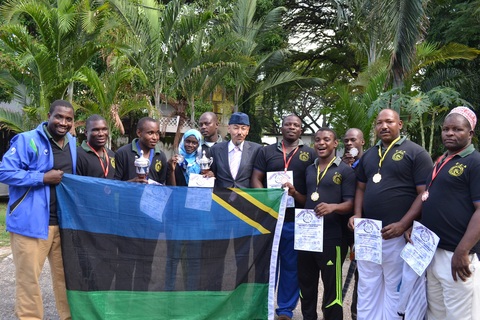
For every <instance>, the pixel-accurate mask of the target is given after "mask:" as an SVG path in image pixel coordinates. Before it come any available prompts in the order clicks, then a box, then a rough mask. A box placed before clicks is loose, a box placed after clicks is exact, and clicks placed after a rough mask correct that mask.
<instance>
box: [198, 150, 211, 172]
mask: <svg viewBox="0 0 480 320" xmlns="http://www.w3.org/2000/svg"><path fill="white" fill-rule="evenodd" d="M197 163H198V164H199V165H200V170H202V171H206V170H210V166H211V165H212V163H213V158H212V157H210V158H207V156H206V155H205V150H203V155H202V157H201V158H200V159H197Z"/></svg>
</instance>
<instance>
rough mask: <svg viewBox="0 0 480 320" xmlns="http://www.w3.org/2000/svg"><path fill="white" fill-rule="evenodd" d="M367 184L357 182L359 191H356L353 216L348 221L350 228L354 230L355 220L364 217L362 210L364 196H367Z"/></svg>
mask: <svg viewBox="0 0 480 320" xmlns="http://www.w3.org/2000/svg"><path fill="white" fill-rule="evenodd" d="M366 186H367V184H366V183H363V182H360V181H357V189H356V190H355V202H354V204H353V216H351V217H350V219H349V220H348V227H349V228H350V229H351V230H353V229H354V227H355V225H354V219H355V218H361V217H362V209H363V195H364V194H365V188H366Z"/></svg>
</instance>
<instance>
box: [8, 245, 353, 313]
mask: <svg viewBox="0 0 480 320" xmlns="http://www.w3.org/2000/svg"><path fill="white" fill-rule="evenodd" d="M349 265H350V263H349V261H348V260H347V261H346V262H345V264H344V266H343V273H344V277H345V275H346V273H347V270H348V267H349ZM40 281H41V286H42V294H43V304H44V308H45V319H46V320H57V319H58V315H57V311H56V309H55V302H54V298H53V291H52V287H51V278H50V268H49V267H48V263H46V264H45V268H44V270H43V272H42V276H41V279H40ZM0 288H1V290H0V291H1V294H0V319H2V320H14V319H15V317H14V315H13V310H14V303H15V300H14V296H15V278H14V267H13V261H12V255H11V252H10V248H0ZM352 288H353V284H352V285H351V286H350V288H349V290H348V293H347V297H346V298H345V301H344V319H345V320H350V319H351V317H350V305H351V296H352ZM319 289H320V290H322V287H321V286H320V288H319ZM319 296H320V297H321V291H320V292H319ZM319 300H320V299H319ZM319 302H321V301H319ZM318 312H319V318H320V319H321V310H320V306H319V307H318ZM293 319H294V320H300V319H302V315H301V311H300V304H299V305H298V306H297V309H296V310H295V313H294V317H293ZM92 320H93V319H92Z"/></svg>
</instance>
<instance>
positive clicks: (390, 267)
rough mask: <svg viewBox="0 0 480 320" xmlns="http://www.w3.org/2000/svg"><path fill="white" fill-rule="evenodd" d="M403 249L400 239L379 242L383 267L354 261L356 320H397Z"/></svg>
mask: <svg viewBox="0 0 480 320" xmlns="http://www.w3.org/2000/svg"><path fill="white" fill-rule="evenodd" d="M404 246H405V239H404V238H403V236H401V237H397V238H394V239H389V240H382V264H381V265H380V264H376V263H373V262H369V261H360V260H359V261H357V267H358V274H359V279H358V302H357V319H358V320H400V319H401V317H400V316H399V315H398V313H397V307H398V301H399V289H400V284H401V281H402V270H403V259H402V258H401V257H400V252H401V251H402V249H403V247H404Z"/></svg>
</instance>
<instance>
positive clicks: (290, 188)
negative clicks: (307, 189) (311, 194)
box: [282, 182, 307, 207]
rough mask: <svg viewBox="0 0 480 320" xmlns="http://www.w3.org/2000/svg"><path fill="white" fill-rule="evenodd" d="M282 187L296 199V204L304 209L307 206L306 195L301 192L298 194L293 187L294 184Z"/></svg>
mask: <svg viewBox="0 0 480 320" xmlns="http://www.w3.org/2000/svg"><path fill="white" fill-rule="evenodd" d="M282 187H284V188H288V195H289V196H291V197H293V199H295V203H297V204H299V205H300V206H302V207H303V206H304V205H305V201H306V200H307V197H306V196H305V195H304V194H301V193H300V192H298V191H297V190H296V189H295V187H294V186H293V184H291V183H290V182H287V183H285V184H284V185H283V186H282Z"/></svg>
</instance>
